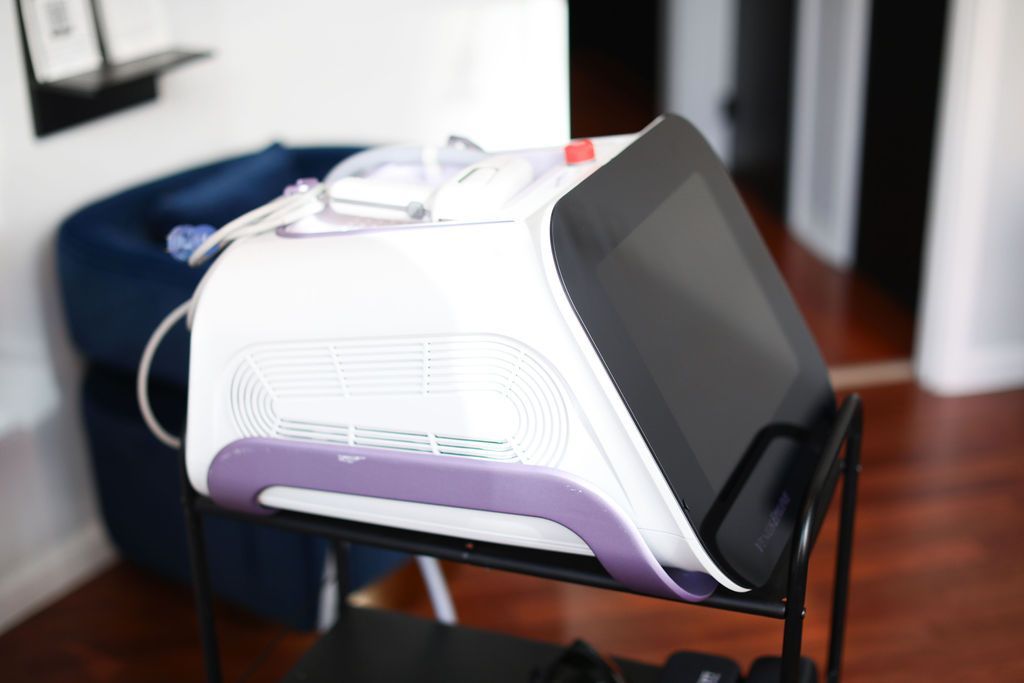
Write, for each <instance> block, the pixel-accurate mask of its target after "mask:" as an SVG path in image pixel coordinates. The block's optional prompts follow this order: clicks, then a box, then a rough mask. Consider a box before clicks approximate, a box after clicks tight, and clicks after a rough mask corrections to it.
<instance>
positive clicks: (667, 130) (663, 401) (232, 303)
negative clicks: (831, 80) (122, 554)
mask: <svg viewBox="0 0 1024 683" xmlns="http://www.w3.org/2000/svg"><path fill="white" fill-rule="evenodd" d="M308 194H309V201H310V202H313V203H311V204H309V203H307V204H306V205H305V208H304V209H303V210H302V211H300V212H299V213H298V214H294V215H291V216H290V217H289V221H288V223H289V224H287V225H280V226H278V227H276V228H275V229H273V230H267V229H265V228H266V227H267V223H266V222H265V221H264V223H263V224H262V229H259V230H247V231H245V239H239V240H237V241H236V242H235V243H234V244H232V245H231V246H230V247H229V248H227V249H224V250H223V253H221V254H220V255H219V256H218V258H217V260H216V262H215V263H214V264H213V266H212V268H211V269H210V270H209V272H208V274H207V275H206V277H205V278H204V280H203V282H202V283H201V285H200V286H199V288H198V289H197V292H196V295H195V297H194V298H193V300H192V302H191V303H190V304H189V306H188V314H189V315H190V319H191V324H192V341H191V367H190V375H189V403H188V424H187V432H186V437H185V452H186V461H187V469H188V475H189V478H190V480H191V483H192V485H193V486H194V487H195V489H196V490H197V491H199V492H200V493H202V494H205V495H209V496H210V497H211V498H213V500H214V501H216V502H217V503H219V504H220V505H223V506H226V507H230V508H234V509H238V510H244V511H249V512H253V513H269V512H271V511H273V510H293V511H299V512H305V513H311V514H316V515H325V516H331V517H337V518H343V519H347V520H354V521H359V522H365V523H370V524H376V525H384V526H388V527H400V528H404V529H410V530H414V531H420V532H428V533H431V534H442V535H446V536H453V537H458V538H464V539H467V540H475V541H489V542H495V543H501V544H506V545H514V546H522V547H526V548H534V549H541V550H548V551H557V552H562V553H576V554H587V555H594V556H595V557H596V558H597V559H598V560H599V561H600V562H601V564H602V565H603V566H604V567H605V569H606V570H607V571H608V572H609V573H610V574H611V575H612V576H613V577H614V578H616V579H617V580H619V581H620V582H621V583H622V584H624V585H625V586H627V587H628V588H631V589H633V590H636V591H639V592H644V593H648V594H652V595H659V596H663V597H669V598H676V599H683V600H700V599H702V598H704V597H706V596H708V595H709V594H710V593H711V592H712V591H713V590H714V589H715V587H716V586H718V585H722V586H724V587H726V588H728V589H731V590H734V591H744V590H748V589H751V588H755V587H758V586H761V585H764V584H765V583H766V582H767V581H768V580H769V577H770V576H771V574H772V572H773V571H774V569H775V568H776V566H777V565H778V563H779V561H780V558H782V557H783V551H784V549H785V548H786V546H787V544H788V541H789V538H790V536H791V532H792V528H793V519H794V517H795V515H796V512H797V510H798V509H799V503H800V498H801V496H802V492H803V490H804V487H805V486H806V484H807V480H808V477H809V476H810V472H811V471H812V470H813V468H814V465H815V464H816V463H815V455H814V454H815V453H816V449H815V448H814V443H815V442H816V440H817V439H819V438H820V436H821V431H822V429H823V428H824V427H826V426H827V425H828V423H829V421H830V419H831V417H832V416H833V414H834V410H835V408H834V406H835V403H834V396H833V393H832V390H831V387H830V386H829V382H828V377H827V373H826V369H825V366H824V364H823V362H822V360H821V357H820V355H819V353H818V351H817V349H816V347H815V345H814V343H813V341H812V339H811V336H810V334H809V333H808V331H807V329H806V327H805V325H804V323H803V321H802V319H801V317H800V315H799V313H798V311H797V309H796V307H795V306H794V304H793V302H792V300H791V297H790V295H789V293H788V291H787V289H786V287H785V285H784V284H783V282H782V280H781V278H780V276H779V275H778V273H777V271H776V269H775V267H774V265H773V263H772V262H771V259H770V257H769V255H768V252H767V250H766V249H765V247H764V244H763V243H762V242H761V239H760V237H759V236H758V234H757V231H756V229H755V227H754V226H753V224H752V223H751V221H750V219H749V217H748V215H747V213H746V211H745V209H744V207H743V205H742V202H741V200H740V198H739V196H738V194H737V192H736V190H735V188H734V187H733V185H732V182H731V180H730V179H729V177H728V174H727V172H726V170H725V169H724V168H723V166H722V165H721V163H720V162H719V161H718V159H717V158H716V157H715V155H714V153H713V152H712V151H711V150H710V148H709V147H708V145H707V144H706V142H705V141H704V140H703V139H702V138H701V136H700V135H699V134H698V133H697V131H696V130H695V129H694V128H693V127H692V126H691V125H690V124H688V123H686V122H685V121H683V120H682V119H679V118H677V117H674V116H665V117H661V118H659V119H658V120H657V121H655V122H654V123H652V124H651V125H650V126H648V127H647V128H646V129H645V130H644V131H642V132H641V133H639V134H637V135H628V136H616V137H609V138H598V139H594V140H593V141H577V142H575V143H572V144H570V145H569V146H567V147H565V148H562V147H558V148H551V149H533V150H525V151H520V152H504V153H502V154H498V155H489V154H485V153H483V152H481V151H478V150H473V149H470V148H465V147H464V148H462V149H459V150H448V151H444V150H442V151H440V152H439V151H438V150H430V149H427V150H417V151H416V152H415V153H411V152H409V150H407V149H405V150H392V152H388V151H387V150H384V151H382V150H375V151H371V152H368V153H364V154H363V155H359V156H358V157H353V158H351V159H349V160H347V161H345V162H343V163H342V164H341V165H340V166H339V167H338V169H336V172H334V173H332V175H331V176H329V177H328V178H327V179H326V180H325V181H324V183H323V184H318V185H316V186H315V187H314V188H313V190H312V191H311V192H310V193H308ZM264 217H265V216H264ZM296 217H298V219H297V220H292V219H294V218H296ZM207 253H208V252H207Z"/></svg>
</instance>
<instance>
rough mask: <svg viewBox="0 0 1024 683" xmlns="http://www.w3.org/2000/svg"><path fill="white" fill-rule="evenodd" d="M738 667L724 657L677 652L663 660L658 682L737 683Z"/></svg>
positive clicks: (738, 676) (738, 679) (738, 678)
mask: <svg viewBox="0 0 1024 683" xmlns="http://www.w3.org/2000/svg"><path fill="white" fill-rule="evenodd" d="M740 680H741V679H740V667H739V666H738V665H737V664H736V662H734V661H732V660H731V659H728V658H726V657H716V656H715V655H706V654H703V653H700V652H677V653H675V654H674V655H672V656H671V657H669V658H668V661H667V662H665V668H664V669H663V670H662V672H661V677H660V678H658V683H739V681H740Z"/></svg>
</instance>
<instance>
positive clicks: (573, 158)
mask: <svg viewBox="0 0 1024 683" xmlns="http://www.w3.org/2000/svg"><path fill="white" fill-rule="evenodd" d="M593 160H594V143H593V142H591V141H590V140H587V139H585V138H584V139H583V140H573V141H572V142H570V143H569V144H568V145H566V146H565V163H567V164H582V163H584V162H587V161H593Z"/></svg>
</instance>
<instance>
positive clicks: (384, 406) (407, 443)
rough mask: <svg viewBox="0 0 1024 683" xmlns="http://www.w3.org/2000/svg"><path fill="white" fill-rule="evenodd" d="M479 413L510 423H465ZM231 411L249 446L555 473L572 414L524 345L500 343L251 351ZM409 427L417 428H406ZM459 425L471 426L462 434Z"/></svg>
mask: <svg viewBox="0 0 1024 683" xmlns="http://www.w3.org/2000/svg"><path fill="white" fill-rule="evenodd" d="M488 401H489V403H488ZM399 404H401V405H402V406H403V410H398V409H395V410H394V411H393V413H389V410H388V407H389V406H397V405H399ZM428 404H430V409H429V410H428V409H427V406H428ZM370 405H372V406H376V407H377V408H379V409H381V410H378V412H377V413H376V414H375V415H374V416H373V419H370V420H368V419H367V418H366V413H367V411H366V410H364V409H363V408H365V407H366V406H370ZM439 406H441V407H442V408H441V412H440V414H436V413H437V412H438V410H439ZM474 406H476V407H477V409H482V410H486V407H487V406H495V407H496V409H495V411H492V412H505V413H507V414H508V416H510V419H508V420H506V421H504V422H501V421H499V422H501V424H503V425H504V426H503V427H496V426H495V421H494V420H487V419H474V418H467V417H466V414H467V413H472V412H473V410H472V409H473V407H474ZM480 406H484V408H480ZM230 407H231V414H232V418H233V421H234V425H235V428H236V429H237V431H238V432H239V434H241V435H243V436H271V437H278V438H286V439H294V440H301V441H315V442H318V443H336V444H348V445H354V446H365V447H371V448H387V449H391V450H402V451H409V452H420V453H431V454H436V455H450V456H463V457H472V458H484V459H488V460H497V461H522V462H527V463H531V464H539V465H553V464H555V463H556V462H557V461H558V459H559V458H560V457H561V454H562V453H563V452H564V450H565V446H566V442H567V439H568V412H567V409H566V405H565V400H564V391H563V389H562V387H561V385H560V382H559V380H558V378H557V375H556V374H555V373H554V372H553V370H551V369H550V368H549V366H548V365H547V363H546V362H545V361H544V360H543V359H542V358H541V357H540V356H539V355H538V354H536V353H535V352H533V351H532V350H530V349H529V348H528V347H526V346H525V345H522V344H520V343H518V342H516V341H514V340H511V339H507V338H504V337H497V336H485V335H473V336H453V337H434V338H422V339H409V338H400V339H394V338H392V339H360V340H344V341H331V342H323V343H302V344H273V345H264V346H259V347H255V348H250V349H248V350H247V351H246V352H245V353H244V354H243V356H242V357H241V359H240V361H239V363H238V365H237V368H236V370H235V372H234V374H233V376H232V379H231V384H230ZM303 407H304V408H303ZM497 407H500V408H501V410H497ZM335 409H336V412H333V411H335ZM445 409H447V410H448V413H450V414H445V412H444V411H445ZM297 411H298V413H299V414H297ZM431 411H433V412H431ZM346 413H358V414H360V415H362V419H354V418H353V417H352V415H351V414H346ZM370 413H373V411H372V410H371V411H370ZM396 413H397V414H404V415H405V418H396V417H395V414H396ZM410 413H411V415H410ZM451 413H459V414H457V415H456V414H451ZM427 414H430V415H433V417H429V418H428V417H425V416H426V415H427ZM435 414H436V415H435ZM480 417H488V416H487V415H477V418H480ZM403 419H410V420H412V421H414V422H415V421H417V420H418V424H417V425H416V427H415V428H414V427H412V426H410V425H402V424H401V421H402V420H403ZM424 420H428V421H436V422H437V424H424ZM396 422H397V423H396ZM453 424H459V425H462V426H463V427H465V429H464V432H465V433H459V432H458V431H457V430H455V429H453V428H452V425H453ZM467 424H468V427H467V426H466V425H467ZM446 426H447V428H445V427H446Z"/></svg>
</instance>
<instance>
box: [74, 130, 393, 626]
mask: <svg viewBox="0 0 1024 683" xmlns="http://www.w3.org/2000/svg"><path fill="white" fill-rule="evenodd" d="M355 151H357V148H308V149H287V148H284V147H281V146H278V145H275V146H272V147H270V148H269V149H267V150H264V151H263V152H259V153H257V154H253V155H248V156H243V157H239V158H236V159H229V160H227V161H222V162H218V163H214V164H209V165H206V166H203V167H200V168H196V169H192V170H189V171H185V172H183V173H179V174H177V175H173V176H170V177H168V178H163V179H160V180H156V181H153V182H149V183H146V184H144V185H140V186H138V187H135V188H133V189H129V190H127V191H126V192H123V193H121V194H118V195H116V196H113V197H110V198H108V199H104V200H101V201H98V202H96V203H94V204H92V205H90V206H88V207H85V208H84V209H82V210H81V211H79V212H77V213H76V214H75V215H73V216H71V217H69V218H68V219H67V220H66V221H65V223H64V225H63V226H62V227H61V229H60V233H59V235H58V240H57V257H58V271H59V274H60V280H61V289H62V292H63V296H64V306H65V314H66V317H67V322H68V328H69V331H70V333H71V337H72V339H73V341H74V342H75V344H76V345H77V347H78V349H79V350H80V351H81V352H82V354H83V356H85V359H86V360H87V362H88V363H89V368H88V372H87V379H86V382H85V385H84V387H83V413H84V417H85V424H86V431H87V434H88V438H89V445H90V452H91V456H92V460H93V466H94V470H95V475H96V482H97V486H98V489H99V492H100V503H101V508H102V511H103V516H104V520H105V521H106V524H107V528H108V529H109V531H110V535H111V537H112V539H113V540H114V542H115V544H116V545H117V546H118V548H119V550H120V551H121V553H122V556H124V557H125V558H126V559H128V560H130V561H132V562H134V563H136V564H139V565H141V566H144V567H147V568H149V569H151V570H153V571H156V572H159V573H160V574H163V575H165V576H168V577H172V578H178V579H183V578H187V576H188V569H187V566H188V565H187V554H186V546H185V532H184V519H183V515H182V510H181V505H180V476H179V472H178V461H177V454H176V453H174V452H173V451H171V450H169V449H167V448H166V447H165V446H162V445H161V444H159V443H158V442H157V441H156V439H154V438H153V437H152V436H151V435H150V434H149V432H148V431H147V430H146V427H145V426H144V424H143V423H142V419H141V416H140V415H139V412H138V408H137V406H136V405H135V398H134V395H135V392H134V373H135V370H136V368H137V366H138V362H139V357H140V356H141V354H142V349H143V346H144V345H145V343H146V340H147V339H148V338H149V335H150V333H151V332H152V331H153V328H154V327H156V325H157V324H158V323H159V322H160V320H162V319H163V317H164V316H165V315H166V314H167V313H168V312H170V311H171V309H173V308H174V307H176V306H177V305H178V304H180V303H181V302H183V301H185V300H186V299H188V298H189V297H190V296H191V295H192V292H193V290H194V289H195V286H196V284H197V283H198V282H199V279H200V278H201V277H202V274H203V269H192V268H189V267H188V266H187V265H186V264H184V263H181V262H179V261H176V260H174V259H173V258H171V256H169V255H168V254H166V253H164V237H165V234H166V231H167V230H168V229H169V228H170V227H173V225H168V223H175V222H177V221H181V222H191V223H207V222H226V221H227V220H230V219H231V218H234V217H235V214H238V213H243V212H245V211H248V210H249V209H252V208H255V207H256V206H258V205H260V204H262V203H264V202H265V201H267V200H268V199H272V198H273V197H274V196H277V195H278V194H280V192H281V190H282V189H283V188H284V186H285V185H287V184H288V183H290V182H292V181H294V180H295V179H296V178H298V177H307V176H316V177H323V176H324V175H326V174H327V172H328V171H329V170H330V168H331V167H332V166H333V165H334V164H336V163H337V162H338V161H340V160H341V159H343V158H344V157H346V156H348V155H349V154H351V153H353V152H355ZM218 198H223V199H224V200H225V204H224V206H223V207H222V206H221V205H220V204H219V203H218ZM225 207H226V208H225ZM229 214H230V215H229ZM225 216H226V217H225ZM187 368H188V335H187V333H186V331H185V330H184V326H180V325H179V326H178V327H177V328H176V329H175V330H173V331H172V332H171V333H170V334H169V335H168V337H167V338H166V339H165V340H164V343H163V345H162V346H161V348H160V351H159V352H158V353H157V355H156V358H155V359H154V364H153V372H152V375H151V380H152V383H151V391H150V395H151V397H152V402H153V406H154V410H155V411H156V413H157V416H158V417H159V418H160V420H161V421H162V423H163V424H165V425H167V427H168V428H169V429H171V430H172V431H175V432H177V431H180V429H181V425H182V423H183V422H184V411H185V391H186V384H187ZM206 539H207V547H208V553H209V560H210V569H211V575H212V579H213V585H214V590H215V592H216V593H217V594H218V595H220V596H222V597H225V598H227V599H229V600H232V601H234V602H236V603H239V604H242V605H245V606H247V607H248V608H250V609H252V610H254V611H256V612H257V613H260V614H262V615H264V616H268V617H272V618H275V619H277V620H279V621H282V622H284V623H287V624H289V625H292V626H296V627H312V626H313V625H314V624H315V617H316V611H317V597H318V595H319V592H320V588H321V585H320V584H321V579H322V575H321V572H322V570H323V559H324V555H325V546H326V544H325V542H324V541H322V540H321V539H316V538H311V537H308V536H301V535H296V534H291V533H287V532H283V531H280V530H277V529H271V528H268V527H265V526H259V525H253V524H250V523H247V522H243V521H239V520H233V519H226V518H214V517H211V518H209V520H208V522H207V525H206ZM350 559H351V565H350V569H349V573H350V576H351V579H352V583H353V585H354V586H358V585H360V584H361V583H363V582H366V581H369V580H371V579H372V578H374V577H376V576H379V575H380V574H381V573H382V572H384V571H387V570H389V569H392V568H394V567H395V566H396V565H397V564H398V563H399V562H401V561H402V560H403V559H404V556H403V555H400V554H398V553H390V552H386V551H381V550H376V549H370V548H353V552H352V554H351V558H350Z"/></svg>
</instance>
